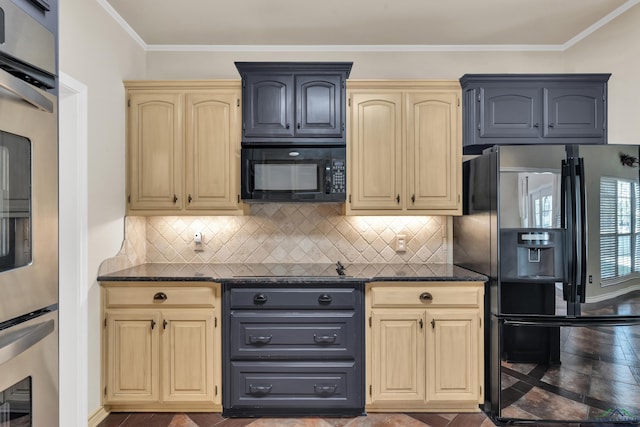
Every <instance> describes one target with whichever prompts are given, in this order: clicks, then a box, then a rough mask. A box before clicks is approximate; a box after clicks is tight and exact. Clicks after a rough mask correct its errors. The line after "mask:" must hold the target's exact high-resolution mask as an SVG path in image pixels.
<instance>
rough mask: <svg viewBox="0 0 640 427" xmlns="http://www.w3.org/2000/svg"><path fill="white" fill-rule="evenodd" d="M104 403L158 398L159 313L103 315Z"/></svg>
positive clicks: (138, 312) (135, 401)
mask: <svg viewBox="0 0 640 427" xmlns="http://www.w3.org/2000/svg"><path fill="white" fill-rule="evenodd" d="M106 319H107V326H106V333H107V354H106V358H107V360H106V378H107V382H106V388H107V390H106V403H111V402H125V403H145V402H154V401H157V400H158V399H159V378H160V376H159V375H158V373H159V358H158V356H159V354H158V353H159V352H158V338H159V329H160V315H159V314H158V313H157V312H149V311H144V310H137V311H133V310H121V311H109V312H107V314H106Z"/></svg>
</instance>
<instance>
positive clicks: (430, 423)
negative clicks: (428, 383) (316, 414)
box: [98, 413, 495, 427]
mask: <svg viewBox="0 0 640 427" xmlns="http://www.w3.org/2000/svg"><path fill="white" fill-rule="evenodd" d="M214 426H215V427H494V426H495V424H494V423H493V422H491V420H490V419H489V418H487V417H486V416H485V415H484V414H482V413H475V414H391V413H384V414H368V415H366V416H362V417H356V418H223V417H222V416H221V415H220V414H217V413H189V414H175V413H134V414H130V413H113V414H110V415H109V416H108V417H107V419H105V420H104V421H103V422H102V423H100V424H99V425H98V427H214Z"/></svg>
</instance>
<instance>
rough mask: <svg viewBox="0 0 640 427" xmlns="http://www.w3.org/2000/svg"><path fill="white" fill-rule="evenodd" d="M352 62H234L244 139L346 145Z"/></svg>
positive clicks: (274, 143)
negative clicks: (238, 79) (240, 100)
mask: <svg viewBox="0 0 640 427" xmlns="http://www.w3.org/2000/svg"><path fill="white" fill-rule="evenodd" d="M351 65H352V63H350V62H331V63H326V62H236V67H237V68H238V71H239V72H240V75H241V76H242V100H243V109H242V112H243V113H242V143H243V144H244V145H247V144H253V145H256V144H258V145H287V144H291V143H296V144H305V145H344V144H345V141H346V138H345V121H346V79H347V77H348V76H349V73H350V71H351Z"/></svg>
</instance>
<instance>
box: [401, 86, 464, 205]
mask: <svg viewBox="0 0 640 427" xmlns="http://www.w3.org/2000/svg"><path fill="white" fill-rule="evenodd" d="M458 99H459V91H450V92H444V91H442V92H439V91H433V92H413V93H411V92H410V93H407V95H406V111H407V113H406V119H407V126H406V129H407V187H408V195H409V200H408V201H407V204H406V205H407V209H453V210H456V209H458V208H459V205H460V202H459V198H458V194H459V189H458V188H459V185H458V184H459V182H460V179H461V169H460V164H461V163H462V158H461V156H460V154H459V153H460V152H461V150H460V144H461V139H460V119H459V117H460V114H459V110H460V108H459V107H458Z"/></svg>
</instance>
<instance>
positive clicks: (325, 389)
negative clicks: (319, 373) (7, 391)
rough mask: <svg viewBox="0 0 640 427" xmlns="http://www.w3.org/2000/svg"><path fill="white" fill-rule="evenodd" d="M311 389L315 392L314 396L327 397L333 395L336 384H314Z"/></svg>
mask: <svg viewBox="0 0 640 427" xmlns="http://www.w3.org/2000/svg"><path fill="white" fill-rule="evenodd" d="M313 389H314V390H315V391H316V394H324V395H328V394H334V393H335V392H336V390H337V389H338V385H337V384H334V385H318V384H314V385H313Z"/></svg>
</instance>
